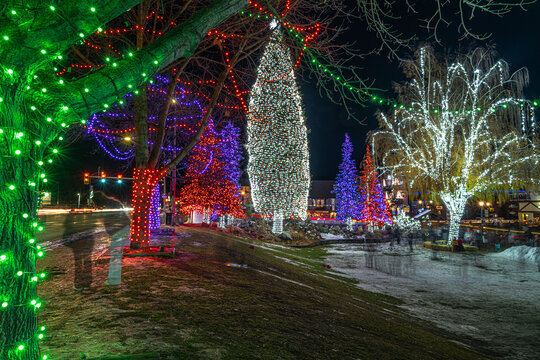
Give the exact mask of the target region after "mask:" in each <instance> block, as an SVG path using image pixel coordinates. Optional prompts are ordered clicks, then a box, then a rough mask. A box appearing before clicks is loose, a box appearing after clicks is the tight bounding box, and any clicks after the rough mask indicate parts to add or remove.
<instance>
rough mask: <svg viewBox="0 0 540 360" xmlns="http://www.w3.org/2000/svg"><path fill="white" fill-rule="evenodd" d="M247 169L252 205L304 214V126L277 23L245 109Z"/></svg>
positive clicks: (279, 216)
mask: <svg viewBox="0 0 540 360" xmlns="http://www.w3.org/2000/svg"><path fill="white" fill-rule="evenodd" d="M247 133H248V143H247V150H248V154H249V163H248V174H249V180H250V183H251V196H252V200H253V205H254V207H255V211H257V212H258V213H260V214H262V215H264V216H268V217H270V216H272V217H273V218H274V226H273V232H274V233H281V232H282V231H283V217H289V216H293V217H299V218H302V219H305V218H306V216H307V198H308V191H309V184H310V176H309V152H308V141H307V129H306V126H305V118H304V112H303V110H302V101H301V98H300V93H299V91H298V86H297V85H296V80H295V75H294V67H293V63H292V61H291V56H290V53H289V48H288V47H287V44H286V43H285V42H284V40H283V35H282V34H281V31H280V30H279V29H276V30H274V33H273V34H272V37H271V38H270V41H269V43H268V45H267V46H266V48H265V50H264V54H263V56H262V59H261V62H260V65H259V68H258V69H257V80H256V82H255V84H254V85H253V88H252V90H251V97H250V101H249V113H248V125H247Z"/></svg>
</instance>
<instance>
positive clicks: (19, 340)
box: [0, 0, 248, 360]
mask: <svg viewBox="0 0 540 360" xmlns="http://www.w3.org/2000/svg"><path fill="white" fill-rule="evenodd" d="M139 2H140V0H123V1H121V0H110V1H103V2H96V4H95V5H94V7H93V9H94V11H90V10H89V8H87V7H85V6H81V5H80V4H79V3H77V2H74V1H62V2H54V5H51V4H47V6H43V2H42V1H35V0H29V1H25V2H24V4H23V3H21V2H18V1H13V0H7V1H5V2H4V3H3V4H2V8H3V10H4V11H3V12H2V16H6V17H9V18H8V19H6V21H2V23H1V25H0V27H1V28H2V36H3V39H2V46H1V47H0V158H1V159H2V161H0V169H1V171H0V186H1V188H0V359H2V360H4V359H6V360H15V359H17V360H36V359H43V358H46V356H45V355H44V356H45V357H41V356H40V354H39V346H38V341H39V340H40V339H42V338H43V330H44V329H43V328H42V327H38V325H37V309H38V308H39V307H40V306H41V303H40V301H39V299H38V298H37V297H36V282H37V281H38V279H40V278H41V277H42V276H41V274H37V273H36V269H35V258H36V256H38V257H39V256H41V255H42V251H41V249H40V248H39V246H38V245H36V244H35V240H34V235H35V231H36V230H40V229H42V227H41V225H40V224H39V221H38V219H37V203H36V199H37V198H38V196H39V190H40V189H41V188H42V185H43V183H45V182H46V181H47V175H46V174H47V171H48V170H49V168H50V166H51V163H53V164H54V161H55V156H56V154H57V153H59V152H58V150H57V149H56V146H57V145H58V143H59V142H61V140H62V139H61V136H59V135H62V134H63V132H64V131H65V130H66V129H67V128H68V127H69V126H70V125H72V124H74V123H76V122H79V121H81V119H84V118H87V117H88V116H89V115H91V114H93V113H96V112H98V111H101V110H103V109H104V108H106V107H108V106H109V104H112V103H114V102H115V101H117V100H118V99H119V98H120V97H121V96H123V95H125V94H126V93H128V92H131V91H133V89H134V88H136V87H137V86H139V85H140V84H142V83H144V82H145V81H146V80H147V79H148V77H149V76H151V75H153V74H155V73H157V72H159V71H160V70H162V69H163V68H165V67H167V66H168V65H169V64H170V63H171V62H172V61H174V60H175V59H178V58H181V57H186V56H190V54H191V53H192V52H193V50H194V47H196V46H197V44H198V43H199V42H200V40H201V39H202V38H203V37H204V36H205V35H206V33H207V32H208V31H209V30H210V29H212V28H213V27H214V26H216V25H218V24H219V23H220V22H222V21H223V20H224V19H226V18H228V17H229V16H231V15H233V14H235V13H237V12H239V11H240V10H242V9H243V8H245V7H246V6H247V4H248V0H221V1H215V2H213V3H212V5H210V6H208V7H207V8H205V9H203V10H201V11H200V12H198V13H196V14H195V15H193V16H192V17H191V18H190V19H189V20H187V21H186V22H185V23H184V24H182V25H183V26H178V27H177V28H175V29H173V30H172V31H171V32H170V34H169V36H167V37H163V38H160V39H158V40H156V41H155V42H154V43H153V44H152V46H151V47H149V48H147V49H141V50H139V51H137V52H136V53H135V54H134V55H133V56H130V57H127V58H124V59H121V60H119V61H118V62H117V63H115V64H116V66H110V67H108V68H105V69H102V70H99V71H96V72H94V73H91V74H88V75H87V76H84V77H83V78H81V79H78V80H75V81H64V80H62V79H59V78H57V77H56V76H55V74H54V73H53V69H54V66H55V64H56V63H57V61H58V56H59V55H60V54H63V52H64V51H66V50H67V49H69V48H70V47H71V46H72V45H73V44H75V43H77V42H79V41H80V40H81V39H82V38H84V37H86V36H87V35H88V34H90V33H92V32H94V31H96V29H97V28H98V27H99V26H102V25H103V24H104V23H106V22H108V21H110V20H112V19H113V18H115V17H117V16H119V15H120V14H122V13H123V12H125V11H126V10H127V9H129V8H131V7H133V6H135V5H137V4H138V3H139ZM6 9H10V10H9V12H8V11H7V10H6ZM66 19H69V21H66ZM21 44H24V46H21ZM145 186H147V185H146V183H143V184H142V186H141V187H140V189H141V191H142V189H143V188H144V187H145ZM141 231H142V228H141Z"/></svg>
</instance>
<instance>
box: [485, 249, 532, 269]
mask: <svg viewBox="0 0 540 360" xmlns="http://www.w3.org/2000/svg"><path fill="white" fill-rule="evenodd" d="M493 256H494V257H496V258H502V259H508V260H517V261H525V262H530V263H532V264H538V265H539V266H540V247H530V246H527V245H521V246H512V247H510V248H508V249H506V250H504V251H502V252H500V253H497V254H494V255H493Z"/></svg>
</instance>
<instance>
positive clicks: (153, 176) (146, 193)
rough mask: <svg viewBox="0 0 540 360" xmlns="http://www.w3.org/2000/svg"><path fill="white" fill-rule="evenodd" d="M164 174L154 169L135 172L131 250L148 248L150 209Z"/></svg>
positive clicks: (135, 170) (132, 199) (136, 170)
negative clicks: (157, 186)
mask: <svg viewBox="0 0 540 360" xmlns="http://www.w3.org/2000/svg"><path fill="white" fill-rule="evenodd" d="M161 177H162V172H161V171H160V170H152V169H134V170H133V189H132V198H131V206H132V207H133V212H132V213H131V220H132V221H131V248H133V249H140V248H143V247H146V246H148V243H149V237H150V219H149V209H150V207H151V200H152V196H153V193H154V190H155V187H156V184H157V182H158V181H159V180H160V179H161Z"/></svg>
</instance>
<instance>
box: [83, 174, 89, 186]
mask: <svg viewBox="0 0 540 360" xmlns="http://www.w3.org/2000/svg"><path fill="white" fill-rule="evenodd" d="M89 184H90V173H84V185H89Z"/></svg>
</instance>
